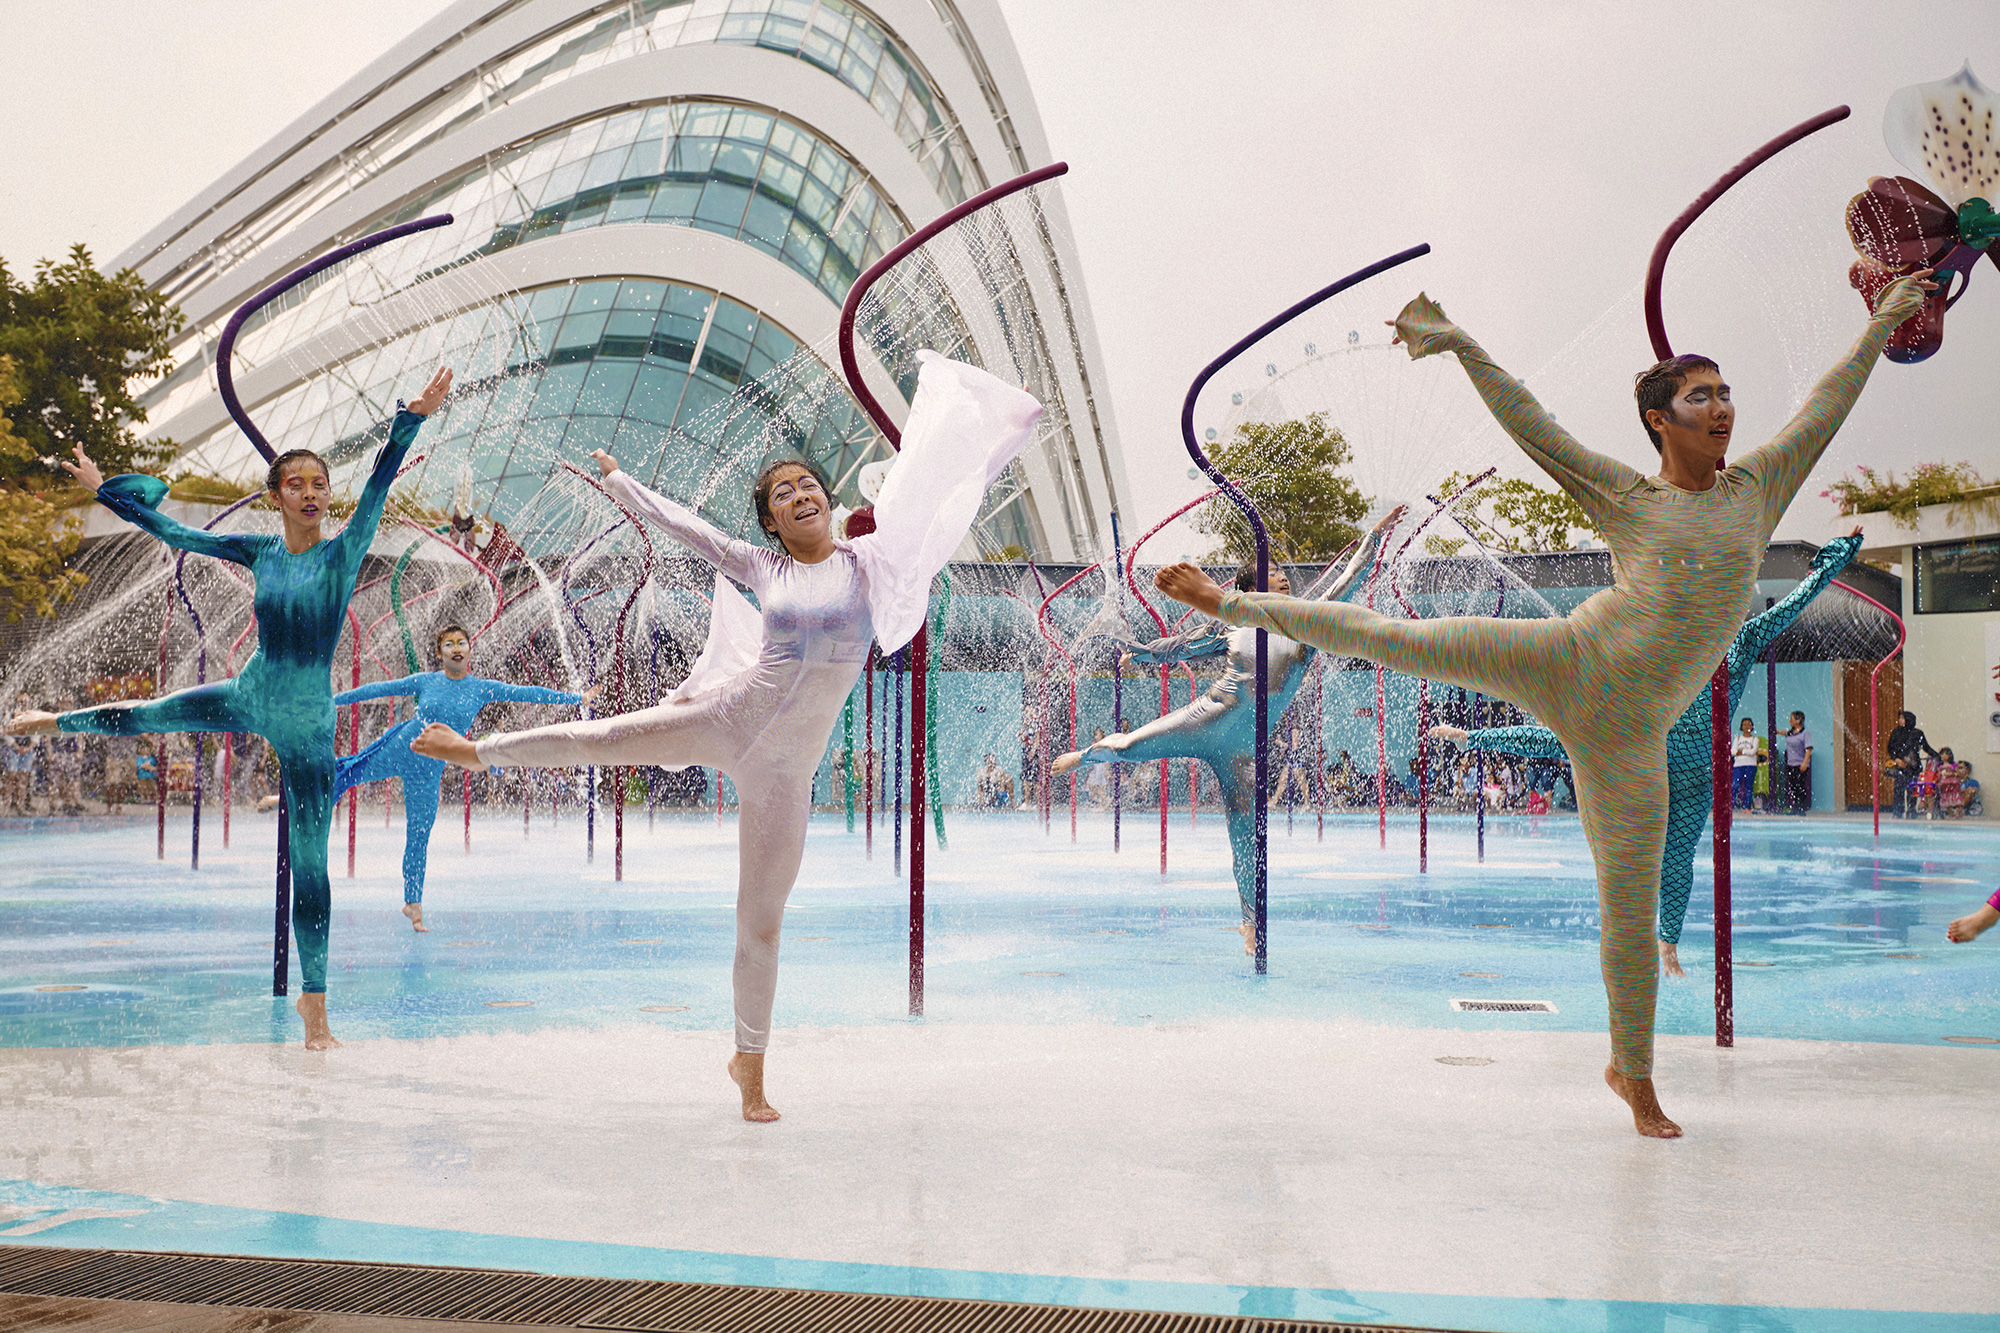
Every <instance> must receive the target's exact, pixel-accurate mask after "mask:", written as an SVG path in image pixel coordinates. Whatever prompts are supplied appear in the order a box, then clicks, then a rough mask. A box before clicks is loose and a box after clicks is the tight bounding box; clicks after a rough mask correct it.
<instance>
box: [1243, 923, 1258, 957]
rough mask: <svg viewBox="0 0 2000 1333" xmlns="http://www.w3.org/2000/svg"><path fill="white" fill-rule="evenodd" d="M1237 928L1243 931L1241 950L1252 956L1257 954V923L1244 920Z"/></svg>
mask: <svg viewBox="0 0 2000 1333" xmlns="http://www.w3.org/2000/svg"><path fill="white" fill-rule="evenodd" d="M1239 929H1241V930H1242V932H1243V952H1244V953H1247V954H1249V955H1250V956H1251V957H1252V958H1255V957H1256V956H1257V923H1256V922H1255V921H1245V922H1244V923H1243V924H1242V926H1241V927H1239Z"/></svg>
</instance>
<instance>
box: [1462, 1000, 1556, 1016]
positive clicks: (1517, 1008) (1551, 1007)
mask: <svg viewBox="0 0 2000 1333" xmlns="http://www.w3.org/2000/svg"><path fill="white" fill-rule="evenodd" d="M1451 1007H1452V1008H1453V1009H1454V1010H1456V1011H1457V1012H1459V1013H1461V1014H1553V1013H1556V1012H1558V1010H1557V1009H1556V1007H1555V1004H1554V1002H1552V1001H1549V1000H1453V1001H1452V1002H1451Z"/></svg>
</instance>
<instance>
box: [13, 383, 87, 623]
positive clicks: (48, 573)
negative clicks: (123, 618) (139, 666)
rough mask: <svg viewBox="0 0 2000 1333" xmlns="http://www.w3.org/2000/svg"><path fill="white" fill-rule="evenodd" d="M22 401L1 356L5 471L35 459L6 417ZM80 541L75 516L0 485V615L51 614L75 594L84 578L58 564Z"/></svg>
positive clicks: (15, 487) (39, 498)
mask: <svg viewBox="0 0 2000 1333" xmlns="http://www.w3.org/2000/svg"><path fill="white" fill-rule="evenodd" d="M21 399H22V394H21V388H20V384H19V382H18V379H17V377H16V372H15V369H14V362H13V361H12V359H11V358H8V357H4V356H0V459H4V460H5V465H6V466H8V467H13V466H16V465H17V464H22V463H32V462H34V459H35V451H34V449H33V448H32V447H31V446H30V445H29V444H28V442H27V441H26V440H25V439H23V438H22V437H21V435H20V434H19V433H18V432H16V431H15V429H14V423H13V421H12V420H11V419H10V417H9V415H8V414H9V413H12V412H14V411H16V410H17V405H18V404H19V403H20V402H21ZM82 540H83V525H82V524H81V523H79V522H77V520H76V518H75V516H74V515H70V514H64V513H63V512H62V511H61V510H60V509H58V508H57V507H56V506H55V505H53V504H51V503H50V502H49V501H48V500H46V499H44V498H43V497H42V496H40V495H37V494H36V493H34V492H33V491H30V490H27V489H25V488H23V487H21V486H19V485H0V616H4V617H5V618H6V619H7V620H8V621H9V622H13V621H17V620H19V619H21V617H23V616H25V615H30V614H33V615H38V616H52V615H54V614H55V612H56V608H57V607H58V606H61V605H62V604H63V603H64V602H67V601H68V600H70V598H72V597H74V596H76V590H77V589H78V588H80V587H82V586H83V583H84V577H83V575H81V574H79V573H77V572H76V571H75V570H71V569H65V568H63V565H64V563H65V562H66V561H67V560H68V559H69V557H71V556H72V555H75V554H76V548H77V545H78V543H80V542H81V541H82Z"/></svg>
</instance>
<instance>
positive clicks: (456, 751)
mask: <svg viewBox="0 0 2000 1333" xmlns="http://www.w3.org/2000/svg"><path fill="white" fill-rule="evenodd" d="M410 748H411V749H412V750H415V751H416V752H417V753H418V754H420V755H423V756H425V757H426V758H430V759H442V760H444V761H445V762H446V763H447V764H457V765H458V766H459V767H460V768H470V769H474V770H478V769H481V768H484V767H486V765H484V764H482V763H480V762H479V747H478V746H476V745H474V744H473V743H472V742H471V741H469V740H467V739H465V737H463V736H461V735H459V734H458V733H457V732H455V731H453V730H452V729H451V728H450V727H447V726H446V725H445V724H444V723H442V722H433V723H431V724H430V725H429V726H427V727H425V728H424V729H423V730H422V731H420V732H418V733H417V738H416V739H415V740H413V741H411V742H410Z"/></svg>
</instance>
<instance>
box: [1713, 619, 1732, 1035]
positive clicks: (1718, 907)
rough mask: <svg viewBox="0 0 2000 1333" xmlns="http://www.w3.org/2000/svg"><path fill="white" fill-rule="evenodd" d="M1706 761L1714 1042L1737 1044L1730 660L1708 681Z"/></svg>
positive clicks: (1725, 661) (1717, 669)
mask: <svg viewBox="0 0 2000 1333" xmlns="http://www.w3.org/2000/svg"><path fill="white" fill-rule="evenodd" d="M1708 709H1709V714H1710V717H1709V760H1710V764H1711V766H1712V777H1711V785H1712V786H1713V787H1714V789H1715V795H1714V806H1715V836H1714V845H1715V1044H1716V1045H1717V1046H1734V1045H1735V1044H1736V997H1735V993H1734V992H1735V973H1734V964H1733V961H1732V958H1731V953H1732V949H1733V945H1734V931H1733V930H1732V928H1731V927H1732V919H1731V915H1730V913H1731V905H1730V899H1729V818H1730V814H1731V809H1732V807H1731V805H1730V772H1729V769H1730V762H1731V761H1730V757H1729V662H1728V660H1727V659H1724V661H1723V663H1722V665H1720V666H1718V667H1716V669H1715V676H1714V678H1713V679H1711V680H1710V681H1709V683H1708Z"/></svg>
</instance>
